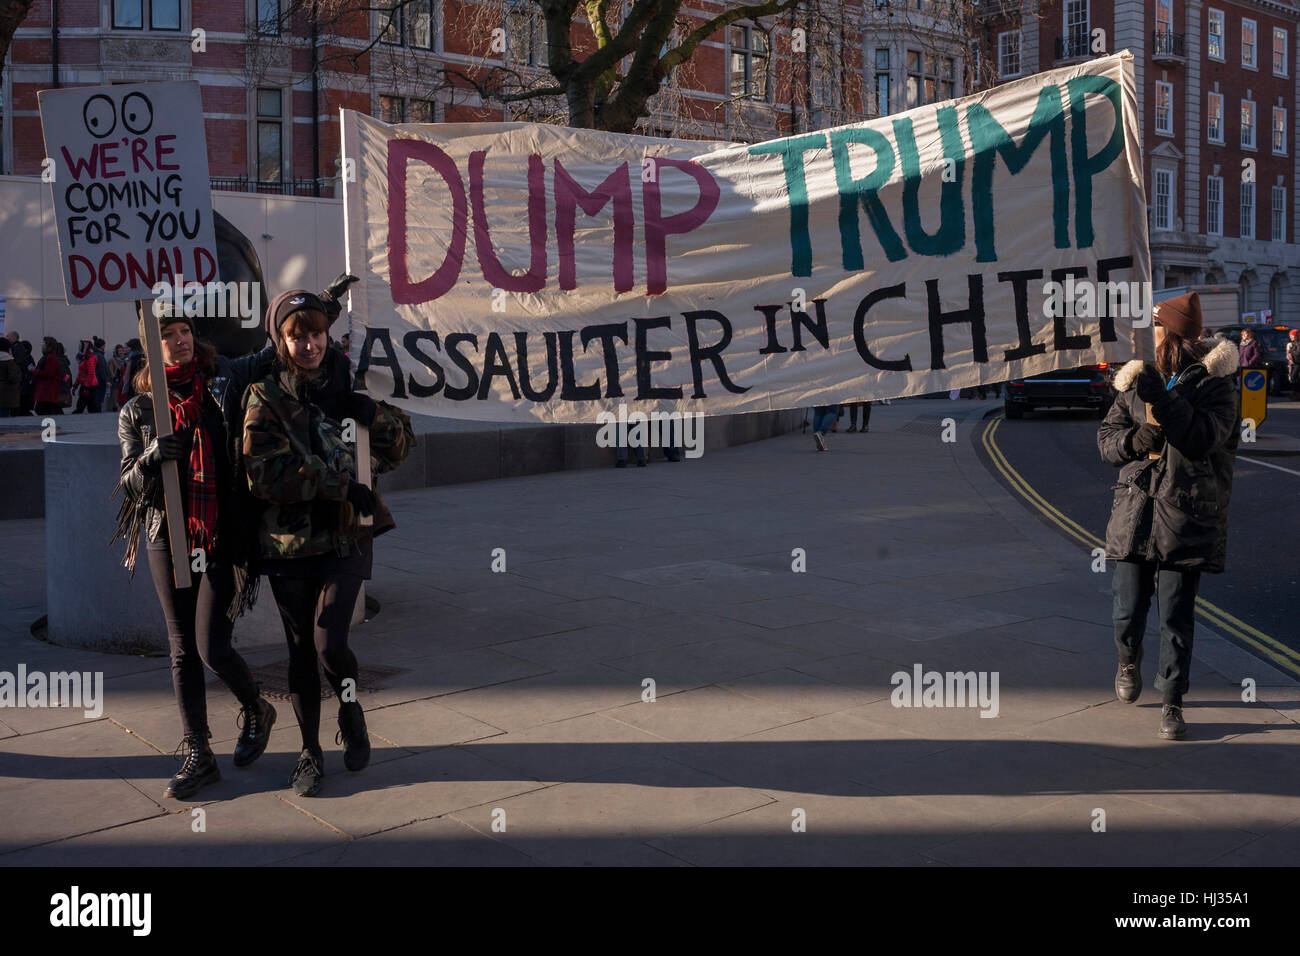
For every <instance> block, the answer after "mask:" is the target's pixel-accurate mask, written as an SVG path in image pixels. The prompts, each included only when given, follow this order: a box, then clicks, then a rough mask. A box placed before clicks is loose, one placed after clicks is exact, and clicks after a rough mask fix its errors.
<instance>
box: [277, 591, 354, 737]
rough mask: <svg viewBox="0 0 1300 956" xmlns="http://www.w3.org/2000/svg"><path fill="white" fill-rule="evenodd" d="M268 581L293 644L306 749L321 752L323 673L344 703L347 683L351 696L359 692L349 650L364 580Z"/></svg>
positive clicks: (292, 682) (295, 692)
mask: <svg viewBox="0 0 1300 956" xmlns="http://www.w3.org/2000/svg"><path fill="white" fill-rule="evenodd" d="M270 578H271V591H272V593H274V594H275V603H276V606H277V607H279V609H280V619H281V620H282V621H283V622H284V636H285V640H286V641H287V642H288V644H289V693H290V699H291V700H292V701H293V712H294V714H295V715H296V716H297V718H298V729H299V731H300V732H301V733H302V746H303V749H304V750H315V751H318V750H320V668H321V667H324V669H325V679H326V680H328V681H329V682H330V687H332V688H334V694H335V696H336V697H337V698H338V700H339V702H340V703H342V702H343V693H344V691H343V682H344V681H345V680H349V679H350V680H351V681H352V693H353V695H355V693H356V681H357V659H356V656H355V655H354V654H353V653H352V649H351V648H349V647H348V628H349V627H350V626H351V623H352V609H353V608H354V607H355V606H356V603H357V595H358V594H360V593H361V580H362V579H361V576H360V575H357V574H327V575H324V576H317V577H305V578H298V577H288V576H286V575H281V574H272V575H270ZM318 660H319V662H320V663H319V665H318V664H317V661H318ZM352 699H353V700H356V697H355V696H353V697H352Z"/></svg>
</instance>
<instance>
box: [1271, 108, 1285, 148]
mask: <svg viewBox="0 0 1300 956" xmlns="http://www.w3.org/2000/svg"><path fill="white" fill-rule="evenodd" d="M1279 118H1281V120H1282V126H1281V128H1280V129H1279V128H1278V124H1277V121H1278V119H1279ZM1278 133H1281V134H1282V135H1281V139H1280V142H1281V146H1279V145H1278V143H1279V138H1278ZM1269 135H1270V138H1271V140H1272V142H1273V155H1274V156H1285V155H1286V107H1284V106H1275V107H1273V125H1272V126H1270V127H1269Z"/></svg>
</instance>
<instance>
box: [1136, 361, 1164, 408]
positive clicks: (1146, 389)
mask: <svg viewBox="0 0 1300 956" xmlns="http://www.w3.org/2000/svg"><path fill="white" fill-rule="evenodd" d="M1133 387H1134V388H1136V389H1137V393H1138V398H1140V399H1142V401H1144V402H1146V403H1147V404H1148V405H1154V404H1155V403H1156V402H1158V401H1160V399H1162V398H1164V397H1165V380H1164V379H1163V378H1161V377H1160V373H1159V372H1157V371H1156V369H1155V366H1154V365H1143V366H1142V371H1140V372H1138V377H1137V380H1136V381H1135V382H1134V383H1133Z"/></svg>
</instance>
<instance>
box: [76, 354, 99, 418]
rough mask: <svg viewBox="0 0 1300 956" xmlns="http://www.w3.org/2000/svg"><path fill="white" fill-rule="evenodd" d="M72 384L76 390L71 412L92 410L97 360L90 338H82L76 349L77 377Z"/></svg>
mask: <svg viewBox="0 0 1300 956" xmlns="http://www.w3.org/2000/svg"><path fill="white" fill-rule="evenodd" d="M72 386H73V388H74V389H76V391H77V407H76V408H75V409H73V411H72V413H73V414H74V415H80V414H81V413H82V412H93V411H94V408H93V407H92V406H93V404H94V398H95V389H96V388H98V387H99V360H98V358H97V357H96V356H95V351H94V348H93V347H92V346H91V344H90V339H82V340H81V347H80V348H78V349H77V379H76V381H75V382H73V383H72Z"/></svg>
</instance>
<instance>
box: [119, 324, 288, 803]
mask: <svg viewBox="0 0 1300 956" xmlns="http://www.w3.org/2000/svg"><path fill="white" fill-rule="evenodd" d="M140 321H141V323H142V325H143V322H145V321H158V322H159V323H160V325H161V327H162V359H163V364H164V365H165V366H166V367H165V369H163V374H164V375H165V376H166V379H167V402H168V407H169V409H170V412H171V419H172V428H173V429H174V430H173V432H172V434H171V435H168V436H167V437H165V438H159V437H156V436H155V433H154V403H153V393H152V391H151V386H152V377H153V374H154V370H153V369H151V368H150V367H149V363H148V362H147V361H146V362H145V363H144V364H143V365H142V366H141V368H140V371H139V372H138V373H137V374H136V379H135V382H134V383H133V384H134V388H135V390H136V391H137V392H138V393H139V394H138V395H136V396H135V397H134V398H132V399H131V400H130V401H128V402H127V403H126V404H125V405H124V406H123V408H122V410H121V412H120V413H119V414H118V425H117V434H118V440H119V442H120V444H121V447H122V474H121V479H120V480H119V482H118V485H117V488H116V489H114V494H117V493H118V492H121V493H122V505H121V509H120V511H119V513H118V527H117V534H116V535H115V536H114V540H116V538H117V537H123V538H125V539H126V542H127V547H126V557H125V559H124V561H123V563H124V565H125V566H126V567H127V568H129V569H130V570H131V572H132V574H134V572H135V563H136V557H137V555H138V553H139V548H140V544H141V540H142V539H143V542H144V549H145V554H146V555H147V558H148V563H149V571H150V574H151V575H152V576H153V583H154V590H155V591H156V592H157V594H158V603H159V604H160V605H161V606H162V611H163V616H164V618H165V619H166V621H167V639H168V643H169V645H170V651H171V673H172V687H173V689H174V691H175V693H176V703H177V704H178V705H179V707H180V712H181V730H182V739H181V743H180V746H179V747H178V748H177V759H179V760H181V766H180V769H179V770H177V772H176V774H175V775H174V776H173V777H172V778H171V780H170V781H169V782H168V784H167V790H166V794H165V795H166V796H167V797H171V798H174V799H178V800H181V799H185V798H187V797H189V796H191V795H192V794H194V793H195V792H196V791H198V790H199V789H200V788H202V787H205V786H207V785H208V784H211V783H214V782H216V781H217V780H219V779H220V778H221V774H220V771H219V770H218V768H217V761H216V757H215V756H214V755H213V753H212V748H211V746H210V745H209V744H208V740H209V739H210V737H211V732H210V730H209V725H208V714H207V690H206V686H205V682H204V676H203V669H204V667H205V666H206V667H207V668H208V669H209V670H211V671H212V672H213V673H214V674H216V675H217V676H218V677H220V678H221V680H222V681H223V682H224V683H225V685H226V686H227V687H228V688H230V691H231V693H233V694H234V695H235V697H236V698H237V699H238V700H239V704H240V708H241V710H240V714H239V718H238V725H239V726H240V727H241V730H240V734H239V739H238V740H237V741H236V743H235V752H234V765H235V766H236V767H246V766H248V765H249V764H251V763H252V762H253V761H254V760H256V759H257V758H258V757H260V756H261V755H262V752H263V751H265V750H266V745H267V742H268V741H269V740H270V735H271V727H272V725H274V723H275V716H276V714H275V708H274V707H273V706H272V705H271V703H270V702H269V701H267V700H266V699H265V698H263V697H262V696H261V692H260V690H259V688H258V685H257V683H256V682H255V681H254V680H253V675H252V673H251V672H250V671H249V669H248V664H247V663H246V662H245V661H244V659H243V657H242V656H241V655H240V654H239V653H238V652H237V651H235V650H234V649H233V647H232V646H231V639H232V636H233V633H234V621H235V619H236V618H237V617H238V616H239V615H240V614H241V613H242V612H243V611H244V610H245V609H247V608H248V607H249V606H250V605H251V604H252V602H253V601H254V599H255V595H256V589H257V572H256V570H255V568H254V567H253V566H252V560H253V558H254V557H255V554H254V541H253V539H252V535H251V533H250V529H251V527H252V526H253V521H254V520H255V515H254V510H255V508H254V503H253V502H252V500H251V498H250V497H249V496H248V494H247V492H246V491H245V490H243V489H242V488H241V487H240V483H241V481H242V473H241V472H240V471H239V469H238V467H237V463H236V458H235V456H234V451H235V446H234V444H233V443H232V440H231V438H232V431H233V430H234V429H235V428H236V427H237V426H238V416H239V413H240V412H241V411H242V405H241V404H240V403H239V402H238V401H237V400H236V396H238V395H239V394H240V393H242V391H243V388H244V387H245V385H246V383H247V382H248V380H249V378H250V377H251V376H252V375H253V374H256V373H258V372H261V371H263V370H265V369H267V368H269V367H270V365H271V362H272V360H273V355H272V354H271V352H270V351H269V350H265V351H264V352H263V353H262V354H261V355H257V356H250V357H248V358H245V359H240V360H239V361H237V362H230V361H228V360H227V359H225V358H224V357H222V356H219V355H218V354H217V352H216V350H215V349H213V348H212V346H211V345H209V344H207V343H206V342H202V341H200V340H198V339H197V338H196V337H195V335H194V322H193V319H190V318H186V317H185V316H183V315H176V316H173V315H171V310H170V309H166V310H164V312H163V314H162V316H160V317H158V318H157V319H155V317H154V313H153V311H152V309H151V308H146V309H145V310H144V311H143V312H142V314H141V319H140ZM141 333H142V334H143V327H142V329H141ZM165 461H175V462H176V464H177V470H178V472H179V475H180V485H181V499H182V503H183V513H184V516H185V537H186V543H187V553H188V554H193V553H194V552H195V551H196V550H198V551H200V553H201V554H202V556H203V561H202V570H194V566H193V565H192V566H191V583H190V586H189V587H187V588H177V587H176V586H175V581H174V575H173V567H172V555H171V548H170V547H169V538H168V531H167V510H166V504H165V500H164V496H163V492H162V480H161V477H162V464H163V462H165Z"/></svg>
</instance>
